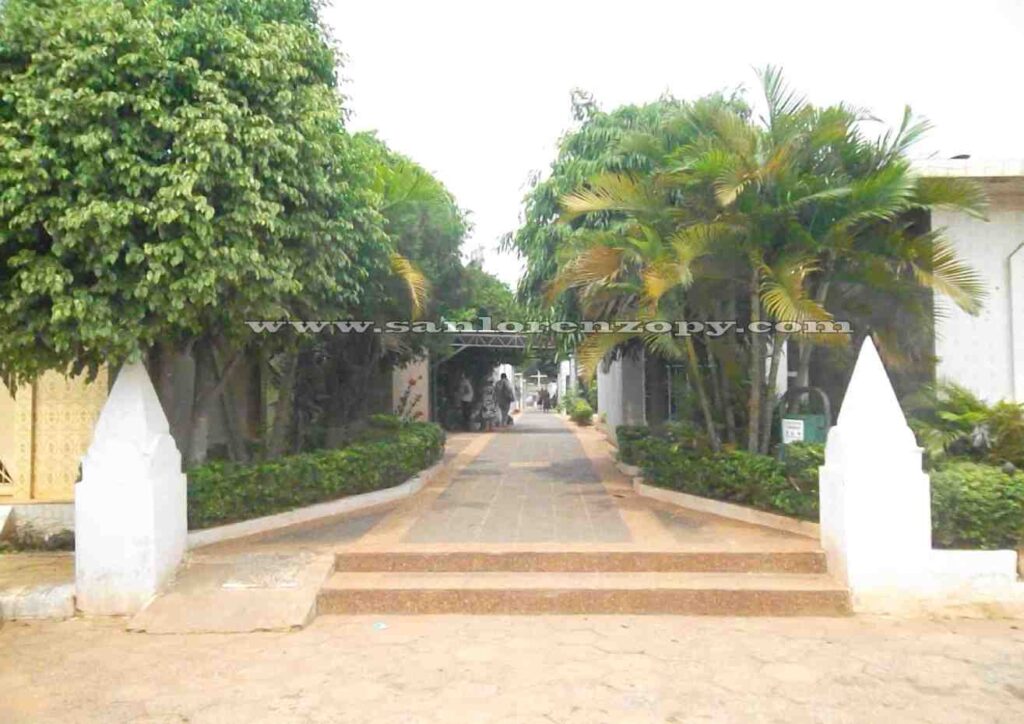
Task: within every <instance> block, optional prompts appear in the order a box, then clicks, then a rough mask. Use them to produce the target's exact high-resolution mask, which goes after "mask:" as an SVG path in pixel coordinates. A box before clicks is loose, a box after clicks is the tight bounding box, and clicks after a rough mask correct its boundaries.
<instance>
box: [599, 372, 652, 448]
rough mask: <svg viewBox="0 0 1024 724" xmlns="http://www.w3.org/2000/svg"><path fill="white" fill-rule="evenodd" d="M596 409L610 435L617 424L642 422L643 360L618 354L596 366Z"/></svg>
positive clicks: (644, 418)
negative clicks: (606, 366)
mask: <svg viewBox="0 0 1024 724" xmlns="http://www.w3.org/2000/svg"><path fill="white" fill-rule="evenodd" d="M597 411H598V414H600V413H604V415H605V424H606V425H607V426H608V430H609V432H610V433H611V435H612V436H613V437H614V436H615V430H616V428H617V427H619V425H643V424H644V422H645V421H646V415H645V411H644V360H643V358H642V357H641V358H639V359H633V358H631V357H620V358H619V359H617V360H614V361H613V362H612V363H611V364H610V365H608V368H607V370H605V365H604V364H603V363H602V364H599V365H598V367H597Z"/></svg>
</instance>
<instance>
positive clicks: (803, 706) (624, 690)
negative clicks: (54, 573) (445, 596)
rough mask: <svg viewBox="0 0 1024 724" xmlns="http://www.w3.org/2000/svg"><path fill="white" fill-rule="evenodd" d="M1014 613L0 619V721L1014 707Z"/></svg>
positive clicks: (797, 714) (963, 717)
mask: <svg viewBox="0 0 1024 724" xmlns="http://www.w3.org/2000/svg"><path fill="white" fill-rule="evenodd" d="M1022 720H1024V623H1022V622H1013V621H968V620H958V621H952V620H951V621H905V620H904V621H900V620H894V619H882V618H865V617H856V618H847V619H843V618H839V619H821V618H798V619H771V618H764V619H741V618H688V617H670V616H646V617H637V616H634V617H624V616H595V617H582V616H545V617H526V616H524V617H488V616H478V617H473V616H410V617H395V616H391V617H347V616H321V617H320V618H318V619H317V620H316V621H314V622H313V624H312V625H311V626H310V627H308V628H306V629H305V630H302V631H297V632H293V633H251V634H216V635H215V634H192V635H165V636H159V635H147V634H132V633H127V632H125V630H124V622H123V621H121V620H117V619H82V618H79V619H72V620H68V621H63V622H38V623H30V622H14V623H7V624H5V625H4V626H3V628H2V629H0V721H2V722H5V723H7V724H13V723H14V722H105V723H110V722H246V723H247V724H250V723H252V722H263V721H267V722H491V721H502V722H534V721H536V722H581V723H582V722H585V723H587V724H590V723H592V722H616V723H617V724H618V723H621V722H662V721H665V722H683V721H725V722H729V721H735V722H750V721H778V722H789V723H791V722H811V721H823V722H999V721H1004V722H1019V721H1022Z"/></svg>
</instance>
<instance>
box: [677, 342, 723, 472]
mask: <svg viewBox="0 0 1024 724" xmlns="http://www.w3.org/2000/svg"><path fill="white" fill-rule="evenodd" d="M685 339H686V342H685V344H686V357H687V359H689V361H690V379H691V380H692V381H691V384H692V385H693V388H694V390H695V391H696V392H697V400H698V401H699V403H700V409H701V413H703V415H704V427H705V429H706V430H707V433H708V440H709V441H710V442H711V449H712V450H714V451H715V452H718V451H719V450H721V449H722V444H721V442H719V440H718V430H716V429H715V418H714V415H713V414H712V412H711V405H710V404H709V403H708V393H707V391H706V390H705V389H704V379H703V375H702V374H701V371H700V360H699V359H698V358H697V348H696V346H695V345H694V344H693V337H686V338H685Z"/></svg>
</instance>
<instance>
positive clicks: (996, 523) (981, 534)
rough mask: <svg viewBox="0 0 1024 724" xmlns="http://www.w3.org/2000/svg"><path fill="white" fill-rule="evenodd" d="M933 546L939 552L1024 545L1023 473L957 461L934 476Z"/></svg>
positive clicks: (932, 475) (934, 473) (935, 472)
mask: <svg viewBox="0 0 1024 724" xmlns="http://www.w3.org/2000/svg"><path fill="white" fill-rule="evenodd" d="M931 479H932V541H933V544H934V545H935V546H936V547H938V548H1016V547H1018V546H1020V545H1021V544H1022V543H1024V474H1021V473H1012V474H1008V473H1005V472H1003V471H1002V470H1001V469H1000V468H997V467H995V466H993V465H984V464H981V463H973V462H953V463H949V464H948V465H945V466H943V467H942V468H940V469H938V470H935V471H932V473H931Z"/></svg>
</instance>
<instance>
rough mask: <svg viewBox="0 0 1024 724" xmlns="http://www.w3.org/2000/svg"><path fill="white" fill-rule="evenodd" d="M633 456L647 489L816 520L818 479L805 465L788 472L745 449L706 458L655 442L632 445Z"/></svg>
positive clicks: (645, 440) (647, 440) (652, 439)
mask: <svg viewBox="0 0 1024 724" xmlns="http://www.w3.org/2000/svg"><path fill="white" fill-rule="evenodd" d="M633 452H634V454H636V455H637V456H638V457H640V458H642V460H643V462H642V463H641V465H642V467H643V470H644V476H645V477H646V478H647V479H648V481H649V482H650V483H651V484H652V485H657V486H659V487H663V488H669V489H672V490H679V491H681V492H685V493H691V494H693V495H700V496H702V497H706V498H713V499H715V500H724V501H726V502H731V503H737V504H739V505H748V506H750V507H752V508H758V509H760V510H766V511H770V512H775V513H781V514H783V515H790V516H794V517H797V518H802V519H805V520H816V519H817V517H818V485H817V474H816V473H815V475H814V476H812V477H808V476H807V475H806V474H805V472H804V471H805V469H806V466H796V467H794V468H793V472H790V471H787V468H786V466H785V465H784V464H783V463H782V462H780V461H779V460H776V459H775V458H773V457H769V456H768V455H758V454H756V453H750V452H746V451H744V450H732V451H724V452H721V453H717V454H710V453H706V452H701V451H698V450H694V449H687V448H683V447H681V446H680V445H679V444H678V443H673V442H670V441H669V440H667V439H664V438H655V437H647V438H642V439H641V440H639V441H637V442H636V443H634V448H633ZM794 465H795V463H794ZM795 473H798V474H795Z"/></svg>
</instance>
